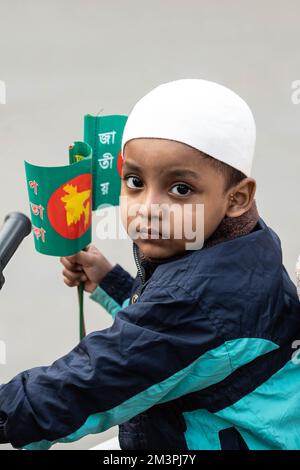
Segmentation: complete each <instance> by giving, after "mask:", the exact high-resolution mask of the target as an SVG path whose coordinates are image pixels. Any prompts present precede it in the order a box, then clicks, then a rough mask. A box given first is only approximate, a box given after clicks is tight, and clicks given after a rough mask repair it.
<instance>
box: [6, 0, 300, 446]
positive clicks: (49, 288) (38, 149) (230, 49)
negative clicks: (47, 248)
mask: <svg viewBox="0 0 300 470" xmlns="http://www.w3.org/2000/svg"><path fill="white" fill-rule="evenodd" d="M299 17H300V4H299V2H297V1H291V0H287V1H276V2H272V1H269V0H267V1H266V0H265V1H264V2H261V1H258V0H251V1H248V0H246V1H241V0H236V1H231V0H229V1H228V0H225V1H220V0H219V1H217V0H205V1H203V0H202V1H201V0H185V1H183V0H182V1H179V0H151V1H148V2H146V1H142V0H127V1H125V0H124V1H122V0H119V1H116V0H109V1H101V0H98V1H96V0H51V1H50V0H26V1H21V0H0V80H4V81H5V83H6V86H7V103H6V104H5V105H1V104H0V163H1V167H0V168H1V169H0V172H1V173H0V174H1V180H0V181H1V184H0V201H1V202H0V223H1V222H2V220H3V219H4V216H5V215H6V214H7V213H9V212H10V211H15V210H17V211H23V212H25V213H27V214H29V205H28V199H27V189H26V184H25V175H24V168H23V160H24V159H27V160H29V161H30V162H32V163H36V164H45V165H47V164H49V165H62V164H65V163H66V162H67V147H68V145H69V144H70V143H71V142H73V141H74V140H78V139H79V140H80V139H82V137H83V116H84V114H86V113H91V114H97V113H98V112H99V111H100V110H101V109H103V114H114V113H115V114H128V113H129V112H130V109H131V108H132V106H133V105H134V103H135V102H136V101H137V100H138V99H139V98H140V97H141V96H143V95H144V94H145V93H146V92H148V91H149V90H150V89H152V88H153V87H154V86H156V85H158V84H160V83H163V82H167V81H170V80H175V79H179V78H204V79H208V80H213V81H216V82H219V83H221V84H223V85H225V86H228V87H229V88H232V89H233V90H234V91H236V92H237V93H238V94H240V95H241V96H242V97H243V98H244V99H245V100H246V101H247V102H248V104H249V106H250V107H251V109H252V111H253V113H254V116H255V119H256V124H257V148H256V155H255V160H254V165H253V177H254V178H256V180H257V185H258V189H257V196H256V201H257V206H258V210H259V213H260V215H261V216H262V217H263V219H264V220H265V222H266V223H267V224H268V225H269V226H270V227H272V228H273V229H274V230H275V231H276V232H277V233H278V235H279V237H280V239H281V242H282V248H283V255H284V264H285V266H286V268H287V269H288V271H289V273H290V275H291V277H292V278H293V280H295V276H294V265H295V262H296V258H297V256H298V253H299V252H300V240H299V233H300V218H299V217H298V213H299V211H298V203H299V201H300V185H299V184H298V180H299V175H300V164H299V147H300V138H299V122H300V105H296V104H293V103H292V100H291V94H292V89H291V86H292V83H293V81H294V80H297V79H299V78H300V77H299V75H300V68H299V65H300V64H299V61H300V55H299V43H300V32H299V31H300V30H299ZM94 242H95V244H96V245H97V246H98V248H99V249H101V250H102V251H103V253H104V254H105V255H106V256H107V257H108V258H109V259H110V260H111V261H112V262H113V263H116V262H119V263H120V264H122V265H123V266H124V267H125V268H127V269H128V270H129V271H130V272H131V274H132V275H135V274H136V270H135V264H134V260H133V256H132V249H131V242H130V240H123V241H117V240H106V241H101V242H99V241H98V240H97V239H96V238H94ZM5 276H6V284H5V286H4V288H3V290H2V291H1V293H0V340H2V341H4V342H5V344H6V353H7V364H6V365H0V383H1V382H2V383H4V382H6V381H8V380H10V378H12V377H13V376H14V375H15V374H16V373H18V372H20V371H22V370H24V369H28V368H30V367H33V366H38V365H48V364H50V363H51V362H52V361H54V360H55V359H56V358H58V357H59V356H62V355H64V354H65V353H67V352H68V351H70V350H71V349H72V348H73V347H74V346H75V345H76V342H77V340H78V313H77V297H76V291H75V290H74V289H70V288H67V287H66V286H65V285H64V283H63V281H62V275H61V265H60V263H59V260H58V259H57V258H53V257H47V256H43V255H40V254H38V253H37V252H35V250H34V244H33V238H32V237H31V236H30V237H28V238H27V239H26V240H25V241H24V243H23V244H22V246H21V247H20V248H19V250H18V252H17V253H16V254H15V256H14V258H13V259H12V260H11V262H10V264H9V266H8V267H7V269H6V270H5ZM85 310H86V319H87V326H88V331H89V332H90V331H93V330H95V329H103V328H106V327H108V326H110V325H111V323H112V321H111V318H110V317H109V315H108V314H107V313H106V312H105V311H104V310H103V309H102V308H101V307H99V306H98V305H97V304H95V303H93V302H92V301H90V300H89V299H88V296H86V301H85ZM116 432H117V429H116V428H113V429H110V430H108V431H106V432H105V433H102V434H99V435H97V436H88V437H86V438H84V439H83V440H81V441H78V442H76V443H74V444H72V445H69V446H67V447H68V448H85V449H86V448H89V447H91V446H92V445H96V444H97V443H100V442H102V441H103V440H104V439H107V438H109V437H112V436H113V435H115V434H116ZM1 448H3V449H4V448H10V446H2V447H1ZM56 448H66V446H63V445H59V446H56Z"/></svg>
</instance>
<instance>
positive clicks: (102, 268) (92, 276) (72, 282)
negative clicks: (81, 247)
mask: <svg viewBox="0 0 300 470" xmlns="http://www.w3.org/2000/svg"><path fill="white" fill-rule="evenodd" d="M60 262H61V263H62V265H63V266H64V269H63V272H62V274H63V278H64V283H65V284H66V285H67V286H69V287H74V286H78V285H79V283H80V281H83V282H84V290H85V291H86V292H89V293H91V292H93V291H94V290H95V289H96V287H97V286H98V284H99V282H100V281H101V280H102V279H103V278H104V276H105V275H106V274H107V273H108V272H109V271H110V270H111V269H112V268H113V266H112V265H111V263H110V262H109V261H108V260H107V259H106V258H105V256H103V255H102V253H100V251H99V250H98V249H97V248H96V247H95V246H93V245H89V246H88V248H87V251H80V252H79V253H76V254H75V255H72V256H64V257H62V258H60Z"/></svg>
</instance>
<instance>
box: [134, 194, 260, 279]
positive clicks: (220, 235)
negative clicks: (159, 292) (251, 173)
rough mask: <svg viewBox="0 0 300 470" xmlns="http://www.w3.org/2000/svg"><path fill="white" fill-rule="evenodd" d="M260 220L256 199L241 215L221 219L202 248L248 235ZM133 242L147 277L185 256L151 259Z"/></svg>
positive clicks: (138, 261)
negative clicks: (161, 265)
mask: <svg viewBox="0 0 300 470" xmlns="http://www.w3.org/2000/svg"><path fill="white" fill-rule="evenodd" d="M258 220H259V213H258V210H257V206H256V201H255V199H254V200H253V203H252V205H251V207H250V209H249V210H248V211H247V212H245V213H244V214H242V215H241V216H239V217H227V216H225V218H224V219H223V220H222V221H221V223H220V225H219V226H218V227H217V229H216V230H215V231H214V233H213V234H212V235H211V236H210V237H209V238H208V239H207V240H206V241H205V242H204V244H203V247H202V248H201V249H202V250H203V249H205V248H209V247H211V246H214V245H217V244H218V243H222V242H225V241H227V240H233V239H234V238H237V237H241V236H243V235H247V234H248V233H250V232H252V231H254V230H255V229H256V226H257V223H258ZM133 244H134V245H135V246H134V251H135V252H136V254H137V258H138V260H137V261H136V262H137V264H138V263H139V264H140V265H141V266H142V268H143V269H144V273H145V277H146V278H149V277H150V276H151V275H152V274H153V272H154V271H155V269H156V267H157V266H158V265H159V264H162V263H166V262H168V261H171V260H175V259H176V258H181V257H182V256H184V254H183V255H182V254H180V255H177V256H172V257H171V258H168V259H167V260H163V261H150V260H148V259H146V258H145V257H144V256H143V253H142V252H141V251H140V250H139V248H138V246H137V245H136V244H135V242H133ZM188 251H190V250H188ZM188 251H187V252H188Z"/></svg>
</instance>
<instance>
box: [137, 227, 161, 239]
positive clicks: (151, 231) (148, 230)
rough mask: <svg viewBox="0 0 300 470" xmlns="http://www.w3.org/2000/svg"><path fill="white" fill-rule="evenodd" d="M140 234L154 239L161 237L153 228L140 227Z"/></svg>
mask: <svg viewBox="0 0 300 470" xmlns="http://www.w3.org/2000/svg"><path fill="white" fill-rule="evenodd" d="M139 232H140V233H145V234H147V235H151V236H154V237H161V233H160V232H159V231H158V230H156V229H155V228H153V227H142V228H141V229H140V230H139Z"/></svg>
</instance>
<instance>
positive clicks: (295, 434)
mask: <svg viewBox="0 0 300 470" xmlns="http://www.w3.org/2000/svg"><path fill="white" fill-rule="evenodd" d="M134 247H135V252H134V253H135V258H136V262H137V268H138V275H137V277H136V279H133V278H132V277H131V276H130V275H129V274H128V273H127V272H126V271H124V270H123V269H122V268H121V266H119V265H116V266H115V267H114V268H113V270H112V271H111V272H110V273H109V274H108V275H107V276H106V277H105V278H104V280H103V281H102V283H101V284H100V286H99V287H97V289H96V290H95V291H94V292H93V294H92V295H91V298H92V299H93V300H95V301H97V302H99V303H100V304H101V305H102V306H104V307H105V308H106V310H107V311H108V312H109V313H110V314H111V315H112V320H113V322H112V325H111V326H110V327H109V328H106V329H104V330H102V331H96V332H93V333H91V334H89V335H88V336H86V337H85V338H84V339H83V340H82V341H81V342H80V343H79V344H78V345H77V346H76V347H75V348H74V349H73V350H72V351H70V352H69V353H68V354H66V355H65V356H64V357H62V358H60V359H58V360H56V361H55V362H54V363H53V364H52V365H50V366H47V367H36V368H33V369H30V370H27V371H25V372H22V373H20V374H19V375H17V376H16V377H15V378H13V379H12V380H11V381H10V382H9V383H8V384H5V385H2V386H1V387H0V417H1V418H2V425H1V426H0V440H2V442H6V441H9V442H11V443H12V444H13V446H15V447H18V448H27V449H48V448H50V447H51V445H52V444H53V443H55V442H72V441H74V440H77V439H80V438H81V437H83V436H85V435H87V434H89V433H100V432H103V431H105V430H107V429H108V428H110V427H112V426H115V425H119V439H120V445H121V448H122V449H176V450H187V449H190V450H191V449H192V450H194V449H241V448H249V449H300V387H299V383H300V366H299V362H300V359H299V357H298V353H297V349H296V346H295V345H297V343H295V341H297V340H298V339H300V303H299V300H298V297H297V291H296V287H295V285H294V284H293V282H292V281H291V279H290V278H289V276H288V274H287V272H286V270H285V268H284V266H283V265H282V252H281V246H280V240H279V238H278V236H277V235H276V234H275V232H274V231H273V230H272V229H271V228H269V227H268V226H267V225H266V224H265V222H264V221H263V220H262V218H259V221H258V224H257V225H256V227H255V228H254V230H253V231H252V232H251V233H249V234H248V235H245V236H240V237H238V238H235V239H234V240H228V241H225V242H222V243H219V244H217V245H214V246H211V247H207V248H203V249H201V250H190V251H187V252H186V253H185V254H184V255H183V256H179V257H173V258H170V259H169V260H167V261H166V262H164V263H162V264H159V265H157V266H156V265H155V266H154V265H153V264H152V263H147V262H145V261H144V262H141V261H140V259H139V256H138V250H137V247H136V245H135V244H134Z"/></svg>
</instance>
